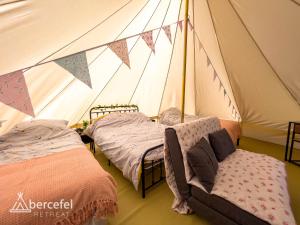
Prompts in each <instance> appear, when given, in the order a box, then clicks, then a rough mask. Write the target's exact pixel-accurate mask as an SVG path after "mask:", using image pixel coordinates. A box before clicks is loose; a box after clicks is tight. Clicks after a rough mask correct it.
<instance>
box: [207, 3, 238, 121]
mask: <svg viewBox="0 0 300 225" xmlns="http://www.w3.org/2000/svg"><path fill="white" fill-rule="evenodd" d="M206 3H207V7H208V11H209V14H210V18H211V21H212V24H213V28H214V31H215V35H216V39H217V43H218V48H219V51H220V54H221V57H222V60H223V63H224V67H225V71H226V74H227V77H228V81H229V85H230V88H231V91H232V95H233V98H234V101H235V104H236V107H237V110H238V111H239V112H238V113H239V115H240V118H241V120H243V118H242V115H241V113H240V106H239V103H238V102H237V100H236V99H237V98H236V96H235V94H234V91H233V89H232V82H231V75H230V73H229V72H228V68H227V64H226V62H225V59H224V55H223V51H222V48H221V46H220V41H219V37H218V34H217V30H216V26H215V21H214V19H213V16H212V12H211V8H210V4H209V0H206Z"/></svg>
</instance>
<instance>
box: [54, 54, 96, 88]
mask: <svg viewBox="0 0 300 225" xmlns="http://www.w3.org/2000/svg"><path fill="white" fill-rule="evenodd" d="M54 62H55V63H57V64H58V65H60V66H61V67H62V68H64V69H65V70H67V71H68V72H70V73H71V74H72V75H73V76H74V77H76V78H77V79H79V80H81V81H82V82H83V83H85V84H86V85H87V86H89V87H90V88H92V83H91V78H90V72H89V67H88V64H87V60H86V55H85V52H80V53H77V54H74V55H70V56H66V57H64V58H61V59H56V60H54Z"/></svg>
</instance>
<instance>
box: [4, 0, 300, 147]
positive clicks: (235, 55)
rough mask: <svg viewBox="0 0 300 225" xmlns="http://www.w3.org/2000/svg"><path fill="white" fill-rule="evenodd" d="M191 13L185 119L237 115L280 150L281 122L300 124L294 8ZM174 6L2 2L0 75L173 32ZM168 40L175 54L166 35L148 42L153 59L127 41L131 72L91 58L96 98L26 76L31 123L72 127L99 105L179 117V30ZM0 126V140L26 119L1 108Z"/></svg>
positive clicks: (267, 5)
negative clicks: (174, 112)
mask: <svg viewBox="0 0 300 225" xmlns="http://www.w3.org/2000/svg"><path fill="white" fill-rule="evenodd" d="M190 3H191V4H190V5H191V7H190V8H189V16H190V21H191V22H192V23H193V25H194V30H193V31H194V32H192V31H189V34H188V64H187V68H188V69H187V88H186V91H187V93H186V102H187V103H186V112H188V113H196V114H199V115H216V116H219V117H222V118H227V119H234V117H233V115H232V107H233V106H234V108H235V109H236V110H237V111H238V113H240V114H241V116H242V119H243V132H244V134H245V135H248V136H251V137H255V138H260V139H263V140H267V141H273V142H281V143H282V140H283V137H284V135H285V134H284V131H285V129H286V125H287V122H288V121H290V120H300V106H299V102H300V76H299V74H300V64H299V59H300V42H299V40H300V30H299V29H298V28H299V27H300V11H299V10H300V3H299V0H278V1H275V2H274V1H271V0H263V1H259V0H253V1H247V0H190ZM180 6H181V1H180V0H178V1H177V0H176V1H174V0H110V1H101V3H99V1H97V0H91V1H89V4H87V3H86V1H84V0H78V1H76V4H70V1H67V0H64V1H61V0H44V1H39V0H31V1H2V2H1V4H0V33H1V36H0V49H1V54H2V58H1V60H0V75H2V74H5V73H8V72H12V71H15V70H19V69H22V68H25V67H28V66H31V65H34V64H36V63H38V62H40V61H42V60H43V59H44V61H43V62H45V61H48V60H50V61H51V60H53V59H56V58H59V57H62V56H65V55H69V54H71V53H75V52H78V51H81V50H85V49H87V48H91V47H94V46H99V45H103V44H104V45H105V44H106V43H109V42H112V41H115V40H118V39H121V38H127V37H131V36H132V35H136V34H139V33H141V32H144V31H147V30H151V29H154V28H158V27H161V26H162V25H168V24H172V23H174V22H176V21H177V20H178V19H179V20H181V19H183V12H184V4H183V5H182V7H180ZM179 11H180V13H179ZM53 15H55V16H53ZM171 31H172V43H173V45H171V44H170V43H169V40H168V39H167V38H166V36H165V34H164V32H163V31H159V30H156V31H154V32H153V35H154V36H153V38H154V40H155V41H156V52H155V54H153V53H151V50H150V49H149V48H148V47H147V45H146V44H145V42H144V41H143V40H142V39H141V38H139V37H138V36H136V37H131V38H128V39H127V44H128V49H129V52H130V53H129V57H130V60H131V69H129V68H128V67H127V66H126V65H124V64H122V62H121V61H120V59H119V58H118V57H117V56H116V55H115V54H114V53H113V52H112V51H110V49H107V47H105V46H103V47H99V48H97V49H94V50H92V51H88V52H87V60H88V63H89V71H90V75H91V80H92V84H93V89H89V88H88V87H87V86H86V85H84V84H83V83H82V82H80V81H78V80H76V79H75V78H74V77H73V76H72V75H71V74H70V73H68V72H67V71H65V70H64V69H62V68H61V67H59V66H58V65H57V64H55V63H53V62H50V63H47V64H44V65H41V66H38V67H34V68H32V69H30V70H28V71H26V72H25V79H26V82H27V85H28V89H29V92H30V96H31V99H32V103H33V107H34V110H35V113H36V115H37V118H56V119H67V120H70V122H71V123H76V122H78V121H81V120H82V119H86V118H87V116H88V114H87V112H88V110H89V108H90V107H91V106H93V105H96V104H114V103H119V104H126V103H136V104H138V105H139V106H140V108H141V110H142V111H143V112H145V113H146V114H148V115H156V114H157V113H158V112H160V111H162V110H164V109H166V108H168V107H170V106H177V107H179V108H180V100H181V88H182V87H181V76H182V74H181V73H182V72H181V71H182V55H183V35H182V32H181V31H180V30H179V28H178V27H177V29H176V25H173V26H172V27H171ZM200 43H201V44H203V46H204V48H201V46H200ZM47 56H49V57H47ZM207 56H208V57H209V59H210V61H211V64H210V65H209V66H207ZM214 71H216V73H217V75H218V79H219V80H220V81H221V82H222V84H223V88H224V89H225V90H226V96H224V93H225V92H224V91H223V90H222V89H220V85H219V80H218V79H215V78H214ZM0 119H5V120H8V122H6V123H4V124H3V127H2V128H1V132H5V131H7V130H8V129H10V128H11V127H12V126H13V125H14V124H15V123H17V122H19V121H22V120H24V119H30V117H28V116H26V115H24V114H23V113H20V112H18V111H16V110H14V109H12V108H10V107H8V106H6V105H4V104H0Z"/></svg>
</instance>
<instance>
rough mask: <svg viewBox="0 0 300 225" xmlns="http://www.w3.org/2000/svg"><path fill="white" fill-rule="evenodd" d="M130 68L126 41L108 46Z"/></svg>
mask: <svg viewBox="0 0 300 225" xmlns="http://www.w3.org/2000/svg"><path fill="white" fill-rule="evenodd" d="M107 46H108V47H109V48H110V49H111V50H112V51H113V52H114V53H115V54H116V55H117V56H118V57H119V58H120V59H121V60H122V62H123V63H125V64H126V65H127V66H128V67H129V68H130V61H129V55H128V47H127V42H126V39H122V40H120V41H115V42H112V43H110V44H108V45H107Z"/></svg>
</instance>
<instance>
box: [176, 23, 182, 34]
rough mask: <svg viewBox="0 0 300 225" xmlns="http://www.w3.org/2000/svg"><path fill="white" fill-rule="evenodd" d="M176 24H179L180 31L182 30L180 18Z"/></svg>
mask: <svg viewBox="0 0 300 225" xmlns="http://www.w3.org/2000/svg"><path fill="white" fill-rule="evenodd" d="M177 25H178V26H179V28H180V31H181V32H182V20H180V21H178V22H177Z"/></svg>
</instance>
